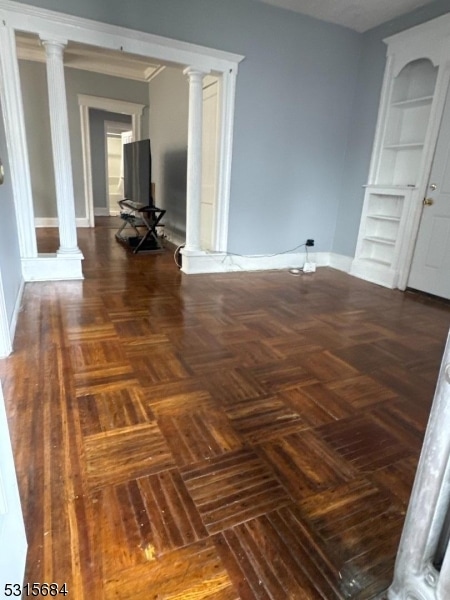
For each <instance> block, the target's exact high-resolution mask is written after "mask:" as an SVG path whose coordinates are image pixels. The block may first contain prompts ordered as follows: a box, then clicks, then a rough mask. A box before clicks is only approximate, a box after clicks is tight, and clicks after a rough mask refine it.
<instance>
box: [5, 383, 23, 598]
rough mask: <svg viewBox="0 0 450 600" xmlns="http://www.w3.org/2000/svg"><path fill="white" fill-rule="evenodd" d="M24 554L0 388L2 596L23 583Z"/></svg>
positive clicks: (6, 424)
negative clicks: (6, 587)
mask: <svg viewBox="0 0 450 600" xmlns="http://www.w3.org/2000/svg"><path fill="white" fill-rule="evenodd" d="M26 553H27V540H26V536H25V527H24V523H23V517H22V509H21V506H20V497H19V491H18V488H17V479H16V473H15V470H14V460H13V454H12V450H11V442H10V438H9V430H8V422H7V420H6V412H5V404H4V399H3V392H2V388H1V385H0V590H1V593H2V595H3V592H4V590H5V585H6V584H7V583H20V584H21V583H22V582H23V576H24V572H25V560H26ZM5 597H6V596H5Z"/></svg>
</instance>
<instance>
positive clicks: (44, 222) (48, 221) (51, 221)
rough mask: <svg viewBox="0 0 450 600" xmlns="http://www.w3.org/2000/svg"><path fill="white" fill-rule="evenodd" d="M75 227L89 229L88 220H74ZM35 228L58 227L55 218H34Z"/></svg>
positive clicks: (83, 218) (82, 218)
mask: <svg viewBox="0 0 450 600" xmlns="http://www.w3.org/2000/svg"><path fill="white" fill-rule="evenodd" d="M76 225H77V227H89V219H86V217H78V218H77V219H76ZM34 226H35V227H58V218H57V217H36V218H35V219H34Z"/></svg>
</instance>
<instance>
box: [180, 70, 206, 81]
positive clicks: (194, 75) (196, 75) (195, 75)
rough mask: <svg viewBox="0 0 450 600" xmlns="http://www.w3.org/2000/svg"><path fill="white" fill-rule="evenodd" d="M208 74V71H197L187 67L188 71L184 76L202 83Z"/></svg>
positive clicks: (185, 71)
mask: <svg viewBox="0 0 450 600" xmlns="http://www.w3.org/2000/svg"><path fill="white" fill-rule="evenodd" d="M207 74H208V73H207V72H206V71H202V70H201V69H196V68H195V67H186V69H184V71H183V75H187V76H188V77H189V79H198V80H199V81H201V80H202V79H203V77H205V75H207Z"/></svg>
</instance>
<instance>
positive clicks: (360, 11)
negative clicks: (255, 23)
mask: <svg viewBox="0 0 450 600" xmlns="http://www.w3.org/2000/svg"><path fill="white" fill-rule="evenodd" d="M259 1H260V2H265V3H266V4H272V5H273V6H278V7H280V8H286V9H288V10H293V11H295V12H299V13H302V14H304V15H309V16H310V17H316V18H317V19H321V20H322V21H328V22H330V23H336V24H338V25H344V27H349V28H350V29H354V30H355V31H359V32H360V33H362V32H364V31H367V30H368V29H372V27H376V26H377V25H381V23H385V22H386V21H389V20H390V19H393V18H394V17H399V16H400V15H405V14H407V13H409V12H411V11H413V10H414V9H416V8H419V7H420V6H424V5H425V4H431V3H432V2H433V1H434V0H259Z"/></svg>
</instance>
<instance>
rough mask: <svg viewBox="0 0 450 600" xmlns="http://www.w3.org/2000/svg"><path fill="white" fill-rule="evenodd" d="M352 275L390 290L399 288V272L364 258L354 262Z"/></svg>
mask: <svg viewBox="0 0 450 600" xmlns="http://www.w3.org/2000/svg"><path fill="white" fill-rule="evenodd" d="M350 275H353V276H354V277H359V279H364V280H365V281H370V282H371V283H376V284H378V285H382V286H384V287H388V288H390V289H395V288H396V287H397V285H398V280H399V277H400V274H399V272H398V271H396V270H395V269H391V268H389V267H385V266H383V265H378V264H376V263H374V262H373V261H370V260H364V259H363V258H359V259H355V260H353V262H352V268H351V270H350Z"/></svg>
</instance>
